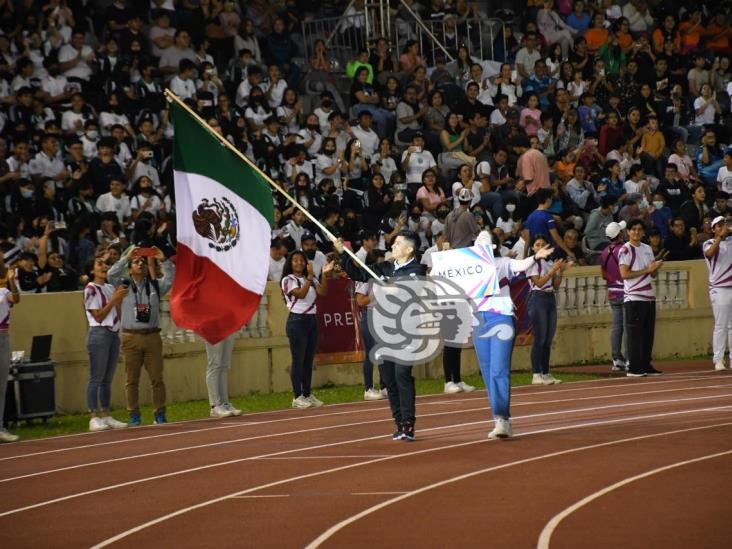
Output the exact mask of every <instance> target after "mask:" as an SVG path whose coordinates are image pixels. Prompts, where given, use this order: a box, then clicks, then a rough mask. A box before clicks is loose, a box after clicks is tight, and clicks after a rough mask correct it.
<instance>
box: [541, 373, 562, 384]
mask: <svg viewBox="0 0 732 549" xmlns="http://www.w3.org/2000/svg"><path fill="white" fill-rule="evenodd" d="M544 380H545V381H546V384H547V385H552V384H557V383H561V382H562V380H561V379H557V378H556V377H554V376H553V375H551V374H544Z"/></svg>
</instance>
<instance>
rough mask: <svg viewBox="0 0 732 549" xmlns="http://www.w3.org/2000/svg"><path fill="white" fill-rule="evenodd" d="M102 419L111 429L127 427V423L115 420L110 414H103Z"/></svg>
mask: <svg viewBox="0 0 732 549" xmlns="http://www.w3.org/2000/svg"><path fill="white" fill-rule="evenodd" d="M102 421H103V422H104V423H106V424H107V425H109V427H110V428H112V429H127V424H126V423H124V422H122V421H117V420H116V419H114V418H113V417H112V416H105V417H103V418H102Z"/></svg>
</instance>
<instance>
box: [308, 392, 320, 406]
mask: <svg viewBox="0 0 732 549" xmlns="http://www.w3.org/2000/svg"><path fill="white" fill-rule="evenodd" d="M306 398H307V400H309V401H310V404H312V405H313V408H319V407H320V406H322V405H323V401H322V400H318V399H317V398H315V397H314V396H313V395H310V396H309V397H306Z"/></svg>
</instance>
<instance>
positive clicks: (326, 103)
mask: <svg viewBox="0 0 732 549" xmlns="http://www.w3.org/2000/svg"><path fill="white" fill-rule="evenodd" d="M320 104H321V105H323V106H324V107H325V108H326V109H329V108H330V107H331V106H332V105H333V101H331V100H330V99H323V100H322V101H321V102H320Z"/></svg>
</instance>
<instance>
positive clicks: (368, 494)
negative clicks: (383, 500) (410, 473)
mask: <svg viewBox="0 0 732 549" xmlns="http://www.w3.org/2000/svg"><path fill="white" fill-rule="evenodd" d="M404 493H405V492H353V493H352V494H351V495H352V496H396V495H399V494H404Z"/></svg>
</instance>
